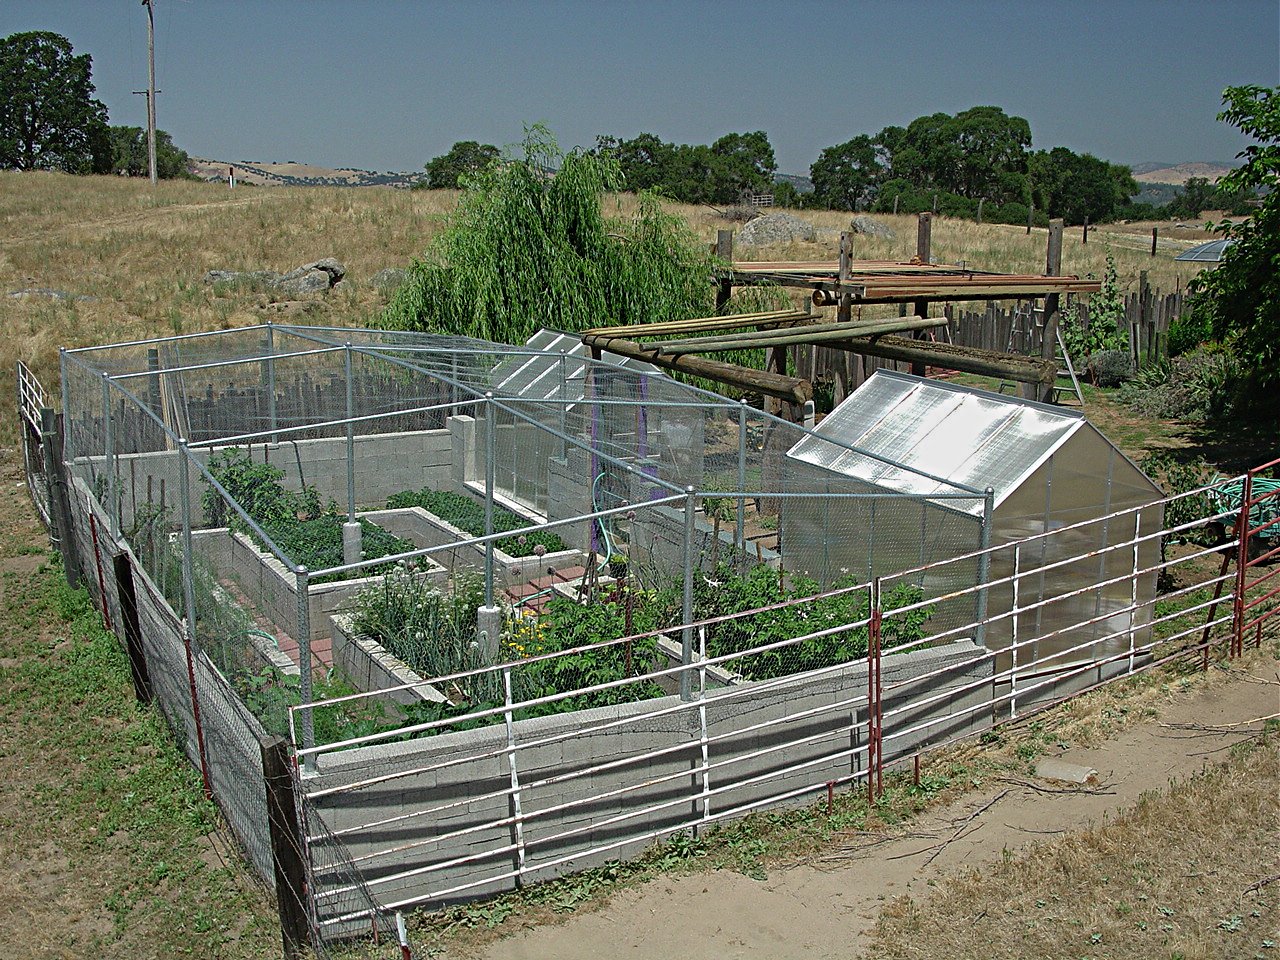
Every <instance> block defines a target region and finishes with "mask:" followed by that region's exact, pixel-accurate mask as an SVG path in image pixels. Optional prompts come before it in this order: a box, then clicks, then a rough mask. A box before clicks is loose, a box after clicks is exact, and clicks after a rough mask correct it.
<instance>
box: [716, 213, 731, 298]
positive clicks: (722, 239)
mask: <svg viewBox="0 0 1280 960" xmlns="http://www.w3.org/2000/svg"><path fill="white" fill-rule="evenodd" d="M716 256H717V257H719V258H720V259H721V260H724V261H726V262H727V263H730V264H732V263H733V231H732V230H717V231H716ZM732 296H733V277H732V276H727V277H725V278H724V279H723V280H721V281H720V283H719V284H718V285H717V286H716V313H719V312H720V311H721V310H723V309H724V306H725V304H727V303H728V302H729V298H730V297H732Z"/></svg>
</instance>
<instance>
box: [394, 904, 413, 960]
mask: <svg viewBox="0 0 1280 960" xmlns="http://www.w3.org/2000/svg"><path fill="white" fill-rule="evenodd" d="M396 934H397V936H398V938H399V940H400V960H413V950H411V949H410V948H409V931H408V930H406V929H405V928H404V914H403V913H401V912H400V911H399V910H397V911H396Z"/></svg>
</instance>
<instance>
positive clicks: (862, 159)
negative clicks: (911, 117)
mask: <svg viewBox="0 0 1280 960" xmlns="http://www.w3.org/2000/svg"><path fill="white" fill-rule="evenodd" d="M883 175H884V164H883V163H882V162H881V154H880V149H879V147H878V146H877V145H876V142H875V141H874V140H873V139H872V138H871V137H869V136H867V135H866V134H865V133H864V134H859V135H858V136H856V137H854V138H853V139H852V140H846V141H845V142H844V143H839V144H836V145H835V146H834V147H827V148H826V149H825V150H823V151H822V153H820V154H819V155H818V159H817V160H815V161H814V162H813V165H812V166H811V167H809V179H810V180H812V181H813V193H814V199H815V201H817V202H818V203H819V204H821V205H822V206H825V207H827V208H828V209H831V210H856V209H858V208H859V207H860V205H862V204H864V203H865V202H866V201H867V200H869V199H870V198H871V196H872V195H873V193H874V191H875V188H876V186H877V184H878V183H879V182H880V178H881V177H882V176H883Z"/></svg>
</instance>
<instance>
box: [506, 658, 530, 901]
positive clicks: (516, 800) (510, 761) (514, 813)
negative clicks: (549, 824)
mask: <svg viewBox="0 0 1280 960" xmlns="http://www.w3.org/2000/svg"><path fill="white" fill-rule="evenodd" d="M502 690H503V697H504V699H505V705H506V708H507V709H506V711H505V712H504V713H503V715H502V717H503V721H504V723H505V724H506V728H507V769H508V770H510V772H511V831H512V833H513V834H514V841H515V845H516V877H515V880H516V886H521V885H522V883H523V880H524V864H525V853H524V810H523V808H522V804H521V802H520V773H519V770H518V768H517V766H516V752H517V747H516V727H515V718H514V715H513V714H512V711H511V705H512V702H513V697H512V695H511V667H510V666H505V667H503V668H502Z"/></svg>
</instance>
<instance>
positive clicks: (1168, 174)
mask: <svg viewBox="0 0 1280 960" xmlns="http://www.w3.org/2000/svg"><path fill="white" fill-rule="evenodd" d="M1237 166H1238V164H1234V163H1219V162H1213V161H1202V162H1196V163H1172V164H1171V163H1138V164H1134V165H1133V166H1132V167H1131V168H1130V169H1131V170H1133V179H1135V180H1137V181H1138V182H1139V183H1172V184H1175V185H1177V186H1182V185H1183V184H1184V183H1186V182H1187V181H1188V180H1190V179H1191V178H1192V177H1204V178H1205V179H1206V180H1208V181H1209V182H1211V183H1217V182H1218V180H1219V178H1221V177H1224V176H1226V175H1227V174H1228V173H1230V172H1231V171H1232V170H1234V169H1235V168H1236V167H1237Z"/></svg>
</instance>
